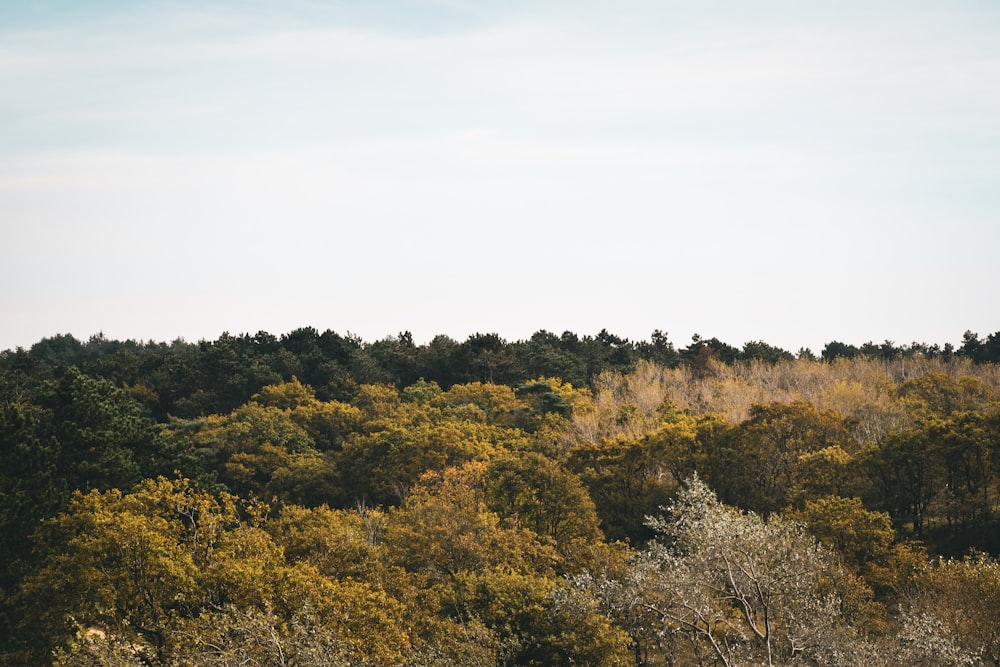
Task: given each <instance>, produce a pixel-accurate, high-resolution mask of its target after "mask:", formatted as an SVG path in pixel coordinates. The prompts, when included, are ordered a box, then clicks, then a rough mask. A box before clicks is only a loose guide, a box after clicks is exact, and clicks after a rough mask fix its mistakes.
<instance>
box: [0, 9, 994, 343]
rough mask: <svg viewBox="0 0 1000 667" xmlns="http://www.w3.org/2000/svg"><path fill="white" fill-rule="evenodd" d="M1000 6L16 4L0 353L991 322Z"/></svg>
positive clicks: (873, 334) (1, 109)
mask: <svg viewBox="0 0 1000 667" xmlns="http://www.w3.org/2000/svg"><path fill="white" fill-rule="evenodd" d="M998 257H1000V3H997V2H995V0H949V1H948V2H939V1H938V2H926V1H923V0H892V1H889V0H864V1H860V2H859V1H853V0H839V1H836V2H833V1H830V2H801V0H797V1H787V2H779V1H775V0H760V1H755V2H746V1H745V0H704V1H699V2H691V1H690V0H684V1H681V0H655V1H645V0H619V1H617V2H610V1H606V2H605V1H597V0H576V1H572V2H571V1H562V0H534V1H524V0H504V1H502V2H501V1H499V0H481V1H478V2H475V1H471V0H412V1H403V0H391V1H389V0H386V1H381V0H364V1H361V0H356V1H347V0H342V1H320V0H282V1H280V2H279V1H277V0H275V1H265V0H208V1H205V0H201V1H194V0H191V1H187V0H147V1H144V2H127V1H124V0H90V1H88V2H79V1H78V0H45V1H41V0H17V1H15V0H0V350H4V349H14V348H16V347H19V346H23V347H26V348H27V347H30V346H31V345H32V344H33V343H35V342H37V341H39V340H40V339H41V338H43V337H49V336H53V335H56V334H64V333H69V334H73V335H74V336H76V337H77V338H80V339H81V340H86V339H87V338H89V337H90V336H91V335H94V334H96V333H98V332H101V333H103V334H104V335H105V336H107V337H109V338H117V339H136V340H156V341H172V340H175V339H177V338H183V339H185V340H188V341H197V340H201V339H205V340H212V339H215V338H217V337H218V336H219V335H220V334H222V333H223V332H229V333H231V334H240V333H256V332H258V331H268V332H270V333H272V334H275V335H280V334H283V333H287V332H289V331H292V330H293V329H296V328H298V327H303V326H311V327H315V328H316V329H318V330H320V331H323V330H326V329H332V330H334V331H337V332H338V333H341V334H345V333H348V332H349V333H353V334H355V335H358V336H360V337H361V338H363V339H365V340H368V341H374V340H378V339H381V338H384V337H386V336H391V335H396V334H397V333H399V332H402V331H410V332H412V334H413V337H414V339H415V340H416V341H417V342H426V341H429V340H430V339H431V338H433V337H434V336H435V335H438V334H445V335H448V336H451V337H453V338H455V339H458V340H464V339H465V338H466V337H467V336H468V335H470V334H472V333H475V332H483V333H486V332H495V333H499V334H500V335H501V336H503V337H505V338H507V339H508V340H520V339H525V338H528V337H530V335H531V334H532V333H533V332H536V331H538V330H542V329H544V330H548V331H552V332H555V333H561V332H563V331H566V330H569V331H573V332H575V333H577V334H579V335H585V334H590V335H593V334H596V333H597V332H599V331H600V330H601V329H607V330H609V331H610V332H612V333H615V334H617V335H620V336H623V337H626V338H630V339H633V340H646V339H648V338H649V337H650V335H651V333H652V332H653V331H654V330H655V329H659V330H661V331H665V332H667V334H668V336H669V338H670V340H672V341H673V342H674V343H675V344H676V345H678V346H679V347H682V346H685V345H686V344H688V343H689V341H690V340H691V336H692V335H694V334H700V335H701V336H703V337H713V336H714V337H718V338H719V339H721V340H723V341H725V342H727V343H729V344H731V345H736V346H741V345H742V344H743V343H745V342H747V341H752V340H763V341H766V342H768V343H770V344H772V345H777V346H779V347H783V348H785V349H788V350H791V351H793V352H794V351H797V350H798V349H800V348H802V347H808V348H811V349H812V350H813V351H815V352H818V351H820V350H821V349H822V348H823V346H824V344H825V343H827V342H830V341H833V340H837V341H842V342H848V343H852V344H861V343H864V342H866V341H874V342H882V341H884V340H891V341H894V342H895V343H897V344H906V343H910V342H914V341H919V342H926V343H937V344H942V345H943V344H944V343H948V342H951V343H955V344H957V343H960V342H961V338H962V334H963V332H965V331H966V330H972V331H974V332H976V333H979V334H981V335H983V336H985V335H987V334H990V333H993V332H995V331H998V330H1000V308H998V296H997V295H998V287H1000V260H998Z"/></svg>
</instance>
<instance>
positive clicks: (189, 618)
mask: <svg viewBox="0 0 1000 667" xmlns="http://www.w3.org/2000/svg"><path fill="white" fill-rule="evenodd" d="M998 364H1000V332H997V333H994V334H991V335H989V336H987V337H986V338H980V337H979V335H978V334H974V333H972V332H967V333H966V334H965V335H964V337H963V341H962V344H961V345H960V346H958V347H954V346H951V345H945V346H938V345H928V344H924V343H912V344H908V345H897V344H895V343H893V342H891V341H885V342H884V343H881V344H876V343H866V344H864V345H861V346H855V345H850V344H846V343H840V342H831V343H829V344H827V345H826V346H825V347H824V349H823V350H822V351H820V352H819V353H818V354H814V353H813V352H812V351H810V350H808V349H801V350H799V351H798V352H797V353H795V354H793V353H791V352H789V351H786V350H783V349H780V348H777V347H774V346H771V345H768V344H767V343H765V342H762V341H757V342H749V343H746V344H745V345H743V346H742V347H741V348H738V347H734V346H731V345H728V344H726V343H724V342H722V341H720V340H718V339H716V338H711V339H705V338H702V337H700V336H695V337H694V338H693V340H692V341H691V343H690V344H689V345H687V346H686V347H675V345H674V344H673V343H671V342H670V341H669V339H668V337H667V335H666V334H664V333H663V332H660V331H656V332H654V333H653V334H652V336H651V338H650V340H648V341H630V340H627V339H624V338H620V337H618V336H615V335H613V334H610V333H608V332H607V331H601V332H600V333H599V334H597V335H596V336H582V337H581V336H577V335H576V334H573V333H571V332H566V333H563V334H561V335H556V334H552V333H549V332H545V331H540V332H538V333H536V334H535V335H533V336H532V337H531V338H530V339H528V340H521V341H515V342H510V341H506V340H504V339H503V338H502V337H500V336H498V335H495V334H476V335H473V336H470V337H469V338H468V339H467V340H466V341H464V342H458V341H456V340H453V339H451V338H449V337H447V336H437V337H435V338H434V339H433V340H431V341H430V342H429V343H426V344H422V345H418V344H416V343H415V342H414V341H413V338H412V336H411V335H410V334H408V333H402V334H400V335H398V336H394V337H390V338H386V339H384V340H380V341H375V342H366V341H363V340H360V339H359V338H357V337H355V336H351V335H346V336H342V335H339V334H337V333H334V332H331V331H326V332H323V333H320V332H318V331H316V330H315V329H311V328H304V329H298V330H296V331H293V332H291V333H288V334H285V335H282V336H280V337H279V336H274V335H271V334H268V333H264V332H261V333H258V334H256V335H240V336H231V335H228V334H224V335H222V336H221V337H220V338H219V339H218V340H214V341H200V342H198V343H188V342H185V341H183V340H177V341H174V342H172V343H158V342H145V343H144V342H138V341H117V340H110V339H107V338H105V337H104V336H102V335H97V336H94V337H92V338H91V339H89V340H88V341H80V340H77V339H76V338H74V337H72V336H69V335H58V336H53V337H51V338H46V339H43V340H41V341H40V342H38V343H36V344H35V345H33V346H31V348H30V349H21V348H18V349H16V350H8V351H5V352H2V353H0V451H2V463H3V465H2V466H0V524H2V526H0V529H2V532H3V535H4V539H3V540H2V541H0V552H2V555H0V664H8V665H45V664H50V665H63V666H66V665H81V666H82V665H121V666H127V665H157V666H161V665H162V666H166V665H171V666H175V665H176V666H181V665H226V666H229V665H233V666H235V665H358V666H361V665H364V666H368V665H372V666H389V665H414V666H431V665H434V666H441V667H443V666H446V665H456V666H457V665H462V666H464V665H725V666H733V667H735V666H737V665H764V664H766V665H789V664H801V665H865V666H868V665H884V666H891V665H927V666H930V665H1000V620H998V619H1000V560H998V556H1000V365H998Z"/></svg>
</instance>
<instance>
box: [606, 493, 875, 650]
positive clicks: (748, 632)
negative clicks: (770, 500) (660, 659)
mask: <svg viewBox="0 0 1000 667" xmlns="http://www.w3.org/2000/svg"><path fill="white" fill-rule="evenodd" d="M667 513H668V514H667V517H659V518H652V519H650V525H651V526H652V527H653V528H654V529H655V530H656V532H657V533H658V534H659V535H660V539H658V540H656V541H654V542H651V543H650V544H649V545H648V546H647V547H646V549H645V550H644V551H643V552H642V554H641V557H640V558H639V559H638V560H637V561H636V564H635V566H634V571H633V572H632V573H631V575H630V577H629V580H628V581H627V582H626V584H627V588H628V595H631V596H633V597H634V599H635V600H636V604H637V605H638V607H639V608H641V609H642V610H645V611H646V612H647V613H648V614H649V615H650V617H651V618H652V619H655V621H656V623H657V625H656V629H655V632H657V633H658V634H659V635H660V636H661V637H663V638H665V639H667V638H670V637H674V638H684V639H685V641H686V644H678V643H674V644H673V645H672V648H673V650H675V651H679V650H681V648H682V646H685V645H686V646H687V647H688V648H687V651H688V652H687V653H685V654H682V655H683V657H682V656H681V655H675V659H678V660H681V661H683V662H685V663H687V664H699V665H707V664H723V665H727V666H728V665H744V664H746V665H750V664H766V665H774V664H793V663H794V664H860V661H861V660H864V656H859V655H858V654H857V649H858V647H859V645H860V643H859V641H858V638H857V636H856V633H855V631H854V629H853V628H852V627H851V625H850V622H849V619H846V618H845V617H844V615H843V613H842V611H841V607H840V604H839V599H840V598H839V595H838V591H837V590H836V589H830V587H829V585H828V582H829V581H831V579H832V576H831V575H832V574H833V573H834V571H835V570H834V567H833V566H832V565H831V562H830V558H829V554H828V552H827V551H826V550H825V549H824V548H823V547H822V546H821V545H820V544H818V543H817V542H816V540H815V539H814V538H812V537H811V536H810V535H809V534H808V533H807V532H806V531H805V529H804V528H803V527H802V526H801V525H799V524H796V523H794V522H791V521H788V520H786V519H783V518H781V517H780V516H772V517H771V518H770V520H767V521H765V520H764V519H763V518H762V517H761V516H759V515H757V514H753V513H747V514H744V513H742V512H740V511H738V510H736V509H734V508H730V507H726V506H724V505H722V504H721V503H719V502H718V500H717V499H716V497H715V494H714V493H712V491H711V490H710V489H709V488H708V487H707V486H706V485H705V484H704V483H703V482H702V481H701V480H699V479H698V478H697V477H694V478H692V479H690V480H688V481H687V482H686V484H685V486H684V488H683V489H682V490H681V492H680V493H679V494H678V497H677V500H676V501H675V502H674V503H673V504H672V505H671V506H669V507H668V508H667Z"/></svg>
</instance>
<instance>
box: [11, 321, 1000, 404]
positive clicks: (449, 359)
mask: <svg viewBox="0 0 1000 667" xmlns="http://www.w3.org/2000/svg"><path fill="white" fill-rule="evenodd" d="M794 358H803V359H817V358H818V359H821V360H823V361H828V362H832V361H835V360H836V359H839V358H846V359H854V358H867V359H881V360H892V359H907V358H928V359H942V360H945V361H949V360H952V359H967V360H970V361H972V362H974V363H977V364H978V363H1000V332H996V333H993V334H990V335H989V336H987V337H986V338H985V339H980V337H979V335H978V334H975V333H972V332H968V331H967V332H966V333H965V334H964V337H963V342H962V344H961V346H960V347H958V348H957V349H955V348H954V346H952V345H951V344H950V343H948V344H945V345H944V346H940V345H937V344H931V345H928V344H926V343H912V344H909V345H896V344H895V343H893V342H891V341H885V342H884V343H881V344H875V343H872V342H868V343H865V344H864V345H861V346H855V345H850V344H846V343H841V342H838V341H832V342H830V343H827V344H826V346H825V347H824V348H823V350H822V352H821V353H820V354H819V355H818V356H817V355H814V354H813V352H812V351H810V350H808V349H800V350H799V351H798V352H797V353H796V354H794V355H793V354H792V353H791V352H789V351H787V350H784V349H781V348H779V347H776V346H773V345H769V344H768V343H765V342H763V341H750V342H747V343H745V344H744V345H743V346H742V348H737V347H734V346H732V345H729V344H727V343H725V342H722V341H720V340H719V339H718V338H714V337H713V338H710V339H706V338H702V337H701V336H698V335H695V336H694V337H693V338H692V341H691V343H690V344H689V345H687V346H686V347H682V348H677V347H675V346H674V344H673V343H672V342H671V341H670V340H669V339H668V337H667V335H666V334H665V333H663V332H662V331H659V330H657V331H654V332H653V334H652V335H651V337H650V339H649V340H648V341H631V340H628V339H626V338H621V337H619V336H616V335H614V334H611V333H608V332H607V330H602V331H601V332H600V333H598V334H597V335H595V336H590V335H584V336H578V335H577V334H575V333H572V332H569V331H567V332H564V333H562V334H561V335H556V334H553V333H550V332H547V331H538V332H537V333H535V334H534V335H532V336H531V337H530V338H529V339H527V340H519V341H514V342H509V341H506V340H504V339H503V338H502V337H500V336H499V335H497V334H493V333H490V334H474V335H472V336H469V337H468V338H467V339H466V340H465V341H464V342H458V341H456V340H453V339H451V338H449V337H448V336H444V335H439V336H436V337H434V338H433V339H432V340H431V341H430V342H428V343H426V344H422V345H417V344H416V343H414V341H413V337H412V335H411V334H410V333H409V332H403V333H401V334H399V335H398V336H394V337H387V338H385V339H383V340H379V341H375V342H366V341H363V340H361V339H360V338H358V337H356V336H353V335H350V334H347V335H340V334H338V333H336V332H333V331H329V330H327V331H324V332H323V333H320V332H318V331H317V330H316V329H313V328H310V327H306V328H301V329H296V330H294V331H292V332H290V333H287V334H283V335H281V336H275V335H272V334H269V333H266V332H259V333H257V334H254V335H250V334H242V335H238V336H233V335H229V334H223V335H222V336H220V337H219V338H218V339H217V340H214V341H200V342H198V343H188V342H185V341H183V340H175V341H174V342H172V343H169V344H168V343H163V342H152V341H150V342H146V343H143V342H138V341H134V340H126V341H118V340H111V339H108V338H105V337H104V336H103V335H100V334H98V335H95V336H92V337H91V338H90V339H89V340H87V341H85V342H82V341H80V340H77V339H76V338H74V337H73V336H71V335H68V334H65V335H57V336H52V337H49V338H44V339H42V340H41V341H39V342H38V343H36V344H34V345H32V346H31V347H30V348H29V349H27V350H25V349H22V348H18V349H16V350H7V351H4V352H0V370H2V371H3V372H4V373H5V374H9V373H20V374H23V375H24V376H26V377H28V378H48V379H51V378H53V377H55V376H56V375H58V374H59V373H60V372H61V370H62V369H65V368H69V367H71V366H75V367H77V368H79V369H81V370H82V371H83V372H85V373H86V374H88V375H91V376H94V377H101V378H105V379H108V380H110V381H112V382H114V383H115V384H117V385H119V386H128V387H132V388H134V392H133V393H135V394H136V395H137V396H138V397H139V398H140V399H141V401H142V402H143V404H144V405H145V406H146V407H147V408H148V409H149V410H150V411H151V413H152V414H153V416H154V417H155V418H156V419H158V420H161V421H162V420H164V419H166V417H167V416H168V415H174V416H179V417H193V416H196V415H205V414H213V413H219V412H227V411H229V410H232V409H233V408H235V407H237V406H239V405H241V404H242V403H244V402H245V401H246V400H247V399H248V398H249V397H250V396H251V395H252V394H254V393H255V392H257V391H259V390H260V389H261V387H264V386H266V385H269V384H274V383H276V382H281V381H287V380H288V379H290V378H291V377H292V376H293V375H294V376H295V377H297V378H299V379H300V380H301V381H302V382H304V383H306V384H308V385H309V386H311V387H313V388H314V390H315V391H316V394H317V396H318V397H319V398H320V399H322V400H329V399H337V400H348V399H350V397H351V396H352V395H353V393H354V392H355V391H356V388H357V386H358V385H360V384H378V383H386V384H393V385H395V386H397V387H406V386H409V385H411V384H413V383H414V382H416V381H417V380H419V379H421V378H423V379H425V380H427V381H429V382H436V383H437V384H438V385H439V386H441V387H443V388H445V389H447V388H449V387H451V386H452V385H454V384H461V383H468V382H488V383H494V384H507V385H511V386H515V385H518V384H520V383H522V382H525V381H527V380H530V379H532V378H537V377H557V378H560V379H561V380H563V381H565V382H568V383H570V384H572V385H573V386H576V387H586V386H588V385H589V384H590V382H591V381H592V380H593V378H595V377H597V376H598V375H600V374H601V373H604V372H608V371H611V372H619V373H626V372H628V371H630V370H632V369H633V368H635V365H636V363H638V362H639V361H640V360H645V361H651V362H653V363H656V364H658V365H660V366H663V367H665V368H682V367H683V368H692V369H694V370H695V372H701V371H702V370H703V369H704V368H705V367H706V365H707V364H708V363H709V362H711V361H720V362H722V363H723V364H730V365H731V364H735V363H738V362H749V361H762V362H766V363H776V362H778V361H790V360H792V359H794Z"/></svg>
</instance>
